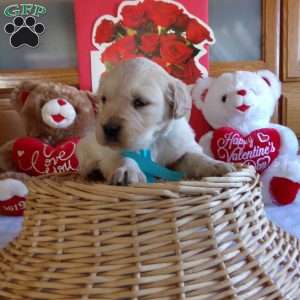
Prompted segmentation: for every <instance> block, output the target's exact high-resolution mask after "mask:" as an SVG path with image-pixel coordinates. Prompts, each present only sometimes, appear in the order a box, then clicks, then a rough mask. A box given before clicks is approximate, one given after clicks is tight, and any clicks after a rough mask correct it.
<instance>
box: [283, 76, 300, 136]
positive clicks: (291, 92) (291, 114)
mask: <svg viewBox="0 0 300 300" xmlns="http://www.w3.org/2000/svg"><path fill="white" fill-rule="evenodd" d="M282 87H283V94H284V105H283V112H282V114H283V124H284V125H286V126H288V127H290V128H291V129H292V130H294V131H295V133H296V134H297V136H298V137H300V83H299V82H285V83H283V85H282Z"/></svg>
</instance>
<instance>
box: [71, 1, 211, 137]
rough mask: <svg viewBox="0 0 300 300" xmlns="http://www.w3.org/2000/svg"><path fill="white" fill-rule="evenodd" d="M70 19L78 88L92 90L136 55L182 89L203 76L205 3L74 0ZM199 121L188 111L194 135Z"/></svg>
mask: <svg viewBox="0 0 300 300" xmlns="http://www.w3.org/2000/svg"><path fill="white" fill-rule="evenodd" d="M75 20H76V31H77V52H78V60H79V76H80V87H81V88H82V89H90V90H93V91H96V90H97V87H98V84H99V80H100V79H101V75H102V74H103V73H104V72H106V71H109V70H110V69H111V68H112V67H113V66H114V65H115V64H117V63H119V62H120V61H123V60H126V59H130V58H134V57H139V56H143V57H147V58H149V59H151V60H153V61H155V62H156V63H158V64H160V65H161V66H162V67H163V68H164V69H165V70H167V71H168V72H169V73H170V74H171V75H173V76H174V77H176V78H178V79H180V80H182V81H184V82H185V83H187V84H193V83H194V82H195V81H196V80H197V79H198V78H199V77H203V76H205V75H206V74H207V65H208V56H207V50H206V48H207V46H209V45H210V44H212V43H213V42H214V36H213V32H212V30H211V29H210V28H209V26H208V25H207V20H208V1H207V0H201V1H199V0H177V1H175V0H132V1H130V0H129V1H128V0H127V1H122V0H110V1H106V0H88V1H85V0H75ZM199 122H200V119H199V115H198V112H194V111H193V114H192V119H191V123H192V126H193V127H194V129H195V131H196V133H197V135H199V134H198V131H199V130H200V129H199V128H200V127H199V124H198V123H199ZM200 123H201V122H200Z"/></svg>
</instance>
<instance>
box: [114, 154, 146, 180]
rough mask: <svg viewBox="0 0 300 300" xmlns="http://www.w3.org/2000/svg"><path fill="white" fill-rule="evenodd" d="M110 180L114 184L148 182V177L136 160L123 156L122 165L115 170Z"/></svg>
mask: <svg viewBox="0 0 300 300" xmlns="http://www.w3.org/2000/svg"><path fill="white" fill-rule="evenodd" d="M110 182H111V183H112V184H114V185H129V184H134V183H146V182H147V179H146V176H145V175H144V173H143V172H142V171H141V169H140V167H139V166H138V164H137V163H136V162H135V161H134V160H132V159H131V158H123V159H122V164H121V166H120V167H119V168H117V169H116V170H115V171H114V172H113V174H112V176H111V179H110Z"/></svg>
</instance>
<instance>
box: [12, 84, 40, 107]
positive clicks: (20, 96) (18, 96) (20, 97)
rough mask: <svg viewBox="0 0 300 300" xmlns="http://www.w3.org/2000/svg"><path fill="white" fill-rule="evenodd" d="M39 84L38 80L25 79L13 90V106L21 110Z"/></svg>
mask: <svg viewBox="0 0 300 300" xmlns="http://www.w3.org/2000/svg"><path fill="white" fill-rule="evenodd" d="M37 86H38V83H37V82H33V81H23V82H21V83H20V84H19V85H18V86H16V87H15V88H14V89H13V91H12V92H11V95H10V99H11V104H12V106H13V107H14V108H15V109H16V111H18V112H20V111H21V110H22V108H23V106H24V105H25V103H26V101H27V99H28V97H29V95H30V93H31V92H32V91H33V90H34V89H35V88H36V87H37Z"/></svg>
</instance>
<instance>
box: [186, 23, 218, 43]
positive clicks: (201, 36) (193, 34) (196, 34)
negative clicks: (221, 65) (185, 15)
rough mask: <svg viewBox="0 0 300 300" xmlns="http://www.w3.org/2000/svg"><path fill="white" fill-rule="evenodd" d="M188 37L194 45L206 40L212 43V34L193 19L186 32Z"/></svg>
mask: <svg viewBox="0 0 300 300" xmlns="http://www.w3.org/2000/svg"><path fill="white" fill-rule="evenodd" d="M186 37H187V39H188V40H190V41H191V42H192V43H194V44H199V43H201V42H202V41H204V40H208V41H209V42H212V41H213V39H212V37H211V36H210V32H209V31H208V30H207V29H206V28H205V27H204V26H203V25H202V24H200V23H198V21H197V20H195V19H193V20H191V21H190V22H189V24H188V26H187V30H186Z"/></svg>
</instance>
